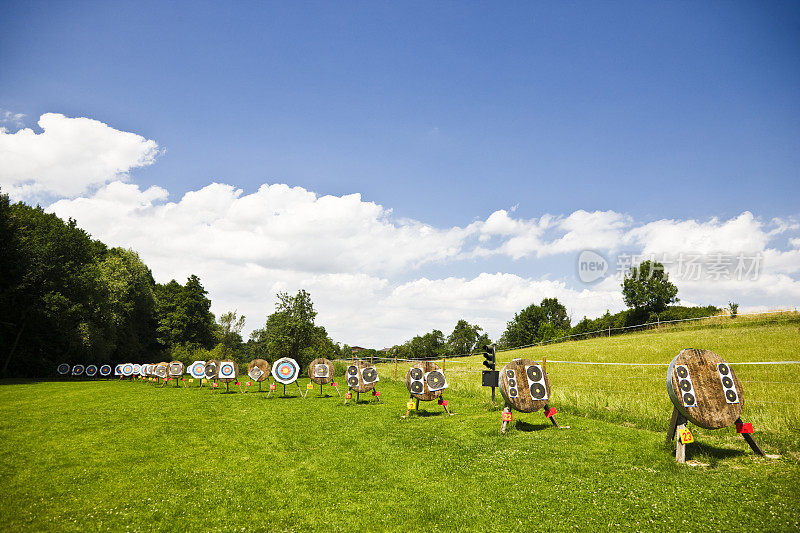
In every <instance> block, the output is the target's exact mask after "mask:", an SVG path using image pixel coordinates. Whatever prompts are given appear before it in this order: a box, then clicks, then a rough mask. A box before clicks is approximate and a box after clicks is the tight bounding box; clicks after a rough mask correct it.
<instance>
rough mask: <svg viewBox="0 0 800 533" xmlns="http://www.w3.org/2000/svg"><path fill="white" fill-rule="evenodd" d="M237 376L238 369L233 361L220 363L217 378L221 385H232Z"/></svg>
mask: <svg viewBox="0 0 800 533" xmlns="http://www.w3.org/2000/svg"><path fill="white" fill-rule="evenodd" d="M238 376H239V369H238V368H237V366H236V363H234V362H233V361H220V363H219V370H218V371H217V377H218V378H219V380H220V381H221V382H223V383H232V382H233V381H235V380H236V378H237V377H238Z"/></svg>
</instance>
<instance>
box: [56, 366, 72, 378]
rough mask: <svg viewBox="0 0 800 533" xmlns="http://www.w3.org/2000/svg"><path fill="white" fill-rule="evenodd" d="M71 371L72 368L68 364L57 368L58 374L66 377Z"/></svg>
mask: <svg viewBox="0 0 800 533" xmlns="http://www.w3.org/2000/svg"><path fill="white" fill-rule="evenodd" d="M69 370H70V366H69V364H67V363H61V364H60V365H58V368H56V372H58V373H59V374H60V375H62V376H66V375H67V374H69Z"/></svg>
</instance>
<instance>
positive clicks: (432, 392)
mask: <svg viewBox="0 0 800 533" xmlns="http://www.w3.org/2000/svg"><path fill="white" fill-rule="evenodd" d="M442 384H445V386H446V381H445V379H444V372H442V370H441V369H440V368H439V365H437V364H436V363H434V362H433V361H420V362H418V363H415V364H414V366H412V367H411V368H409V369H408V372H407V373H406V387H407V388H408V392H409V393H410V394H411V397H412V398H415V399H417V400H420V401H423V402H429V401H431V400H435V399H437V398H439V397H441V395H442V392H443V390H444V387H443V386H441V385H442Z"/></svg>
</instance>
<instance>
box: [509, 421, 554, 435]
mask: <svg viewBox="0 0 800 533" xmlns="http://www.w3.org/2000/svg"><path fill="white" fill-rule="evenodd" d="M550 427H553V426H552V425H550V424H531V423H530V422H523V421H522V420H518V421H517V422H516V425H515V428H516V429H517V431H525V432H528V433H530V432H531V431H542V430H543V429H548V428H550Z"/></svg>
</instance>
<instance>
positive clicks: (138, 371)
mask: <svg viewBox="0 0 800 533" xmlns="http://www.w3.org/2000/svg"><path fill="white" fill-rule="evenodd" d="M141 372H142V365H137V364H134V365H133V373H134V374H141Z"/></svg>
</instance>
